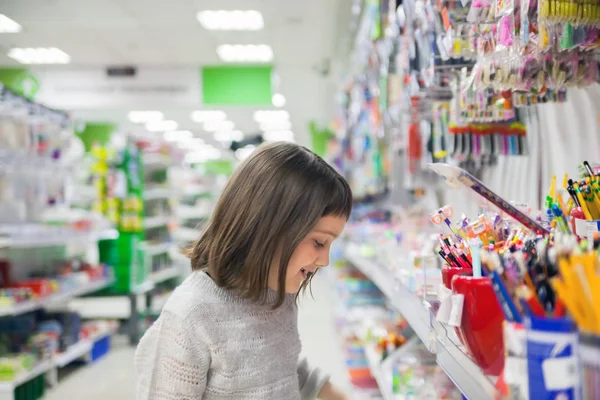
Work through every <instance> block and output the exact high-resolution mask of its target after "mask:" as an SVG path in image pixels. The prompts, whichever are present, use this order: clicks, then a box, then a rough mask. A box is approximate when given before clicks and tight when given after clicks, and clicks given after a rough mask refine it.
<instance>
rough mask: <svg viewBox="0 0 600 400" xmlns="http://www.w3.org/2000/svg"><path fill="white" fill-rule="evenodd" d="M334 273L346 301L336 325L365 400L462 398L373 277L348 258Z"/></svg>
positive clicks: (351, 373) (354, 381) (352, 376)
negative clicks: (348, 262)
mask: <svg viewBox="0 0 600 400" xmlns="http://www.w3.org/2000/svg"><path fill="white" fill-rule="evenodd" d="M331 274H332V275H334V277H333V279H334V280H335V287H336V292H337V294H338V296H337V297H338V298H339V299H341V304H340V305H339V308H338V312H337V318H336V321H337V322H336V326H337V328H338V331H339V332H340V334H341V336H342V337H343V343H344V349H345V356H346V366H347V369H348V374H349V376H350V380H351V383H352V385H353V386H354V387H355V388H356V390H357V392H356V393H359V394H360V396H359V397H360V398H381V397H383V398H384V399H394V398H399V397H401V398H435V399H460V398H461V396H460V393H459V392H458V391H457V389H456V387H455V386H454V385H453V384H452V382H451V381H450V380H449V379H448V377H447V376H445V374H444V373H443V371H442V370H441V369H440V367H439V366H437V365H436V364H435V358H434V357H433V356H432V354H431V353H430V352H429V351H428V350H427V349H426V348H425V346H424V345H423V344H422V343H421V342H420V340H419V338H418V337H416V336H414V333H412V332H411V330H410V329H409V327H408V324H407V321H406V320H404V319H402V318H401V317H399V316H398V315H397V313H395V312H394V311H391V310H390V309H389V308H388V307H386V302H385V298H384V297H383V296H382V293H381V292H380V291H379V290H378V289H377V287H376V286H375V285H374V283H373V282H372V281H370V280H369V279H368V278H367V277H365V275H364V274H362V273H360V272H359V271H358V270H357V269H356V268H354V267H351V266H349V265H347V264H346V263H343V262H338V263H336V264H335V266H334V270H333V271H332V272H331ZM377 388H379V394H380V395H381V397H379V396H378V395H377V394H378V393H377V392H378V391H377V390H376V389H377Z"/></svg>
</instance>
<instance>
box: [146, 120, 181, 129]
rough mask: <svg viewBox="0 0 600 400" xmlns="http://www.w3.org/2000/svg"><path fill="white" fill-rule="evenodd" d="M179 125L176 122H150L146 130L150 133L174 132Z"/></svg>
mask: <svg viewBox="0 0 600 400" xmlns="http://www.w3.org/2000/svg"><path fill="white" fill-rule="evenodd" d="M178 126H179V125H178V124H177V122H175V121H170V120H166V121H150V122H147V123H146V129H147V130H149V131H150V132H165V131H174V130H176V129H177V127H178Z"/></svg>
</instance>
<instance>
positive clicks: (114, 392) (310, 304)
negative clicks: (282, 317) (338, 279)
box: [44, 275, 348, 400]
mask: <svg viewBox="0 0 600 400" xmlns="http://www.w3.org/2000/svg"><path fill="white" fill-rule="evenodd" d="M313 295H314V299H313V298H311V297H310V294H308V295H307V296H306V297H305V298H304V299H303V300H302V302H301V306H300V312H299V325H300V337H301V339H302V345H303V348H304V353H305V354H306V356H307V357H308V359H309V360H310V362H311V363H312V364H314V365H318V366H319V367H321V368H323V369H324V370H325V371H327V372H329V373H331V377H332V380H333V381H334V382H335V383H337V384H338V385H341V386H345V387H347V386H348V380H347V378H346V371H345V369H344V364H343V362H344V361H343V355H342V350H341V347H340V344H339V340H338V339H337V337H336V333H335V329H334V325H333V323H334V318H333V307H332V304H334V302H333V298H332V297H333V292H332V290H331V286H330V285H329V282H328V281H327V277H326V276H325V275H321V276H319V277H318V278H316V279H315V281H314V283H313ZM134 351H135V349H134V348H133V347H131V346H129V344H128V343H127V341H126V340H125V338H124V337H116V338H115V339H114V342H113V350H112V351H111V352H110V353H109V354H108V355H107V356H106V357H105V358H104V359H102V360H99V361H98V362H96V363H95V364H92V365H90V366H86V367H83V368H81V367H79V368H77V369H73V370H70V371H66V372H65V373H64V374H62V375H61V376H59V379H60V384H59V385H58V386H57V387H56V388H55V389H53V390H49V391H48V393H47V395H46V397H45V398H44V400H65V399H76V398H85V399H86V400H106V399H111V400H132V399H135V373H134V370H133V354H134ZM82 394H84V396H82Z"/></svg>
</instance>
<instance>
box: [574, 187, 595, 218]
mask: <svg viewBox="0 0 600 400" xmlns="http://www.w3.org/2000/svg"><path fill="white" fill-rule="evenodd" d="M573 189H575V194H576V195H577V199H578V200H579V204H580V205H581V210H582V211H583V214H584V215H585V219H587V220H592V219H594V218H593V217H592V214H590V211H589V210H588V208H587V205H586V202H585V199H584V198H583V194H582V193H581V190H579V184H578V183H577V182H573Z"/></svg>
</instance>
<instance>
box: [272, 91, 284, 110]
mask: <svg viewBox="0 0 600 400" xmlns="http://www.w3.org/2000/svg"><path fill="white" fill-rule="evenodd" d="M271 103H273V105H274V106H275V107H277V108H281V107H283V106H285V96H284V95H282V94H281V93H275V94H274V95H273V97H271Z"/></svg>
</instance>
